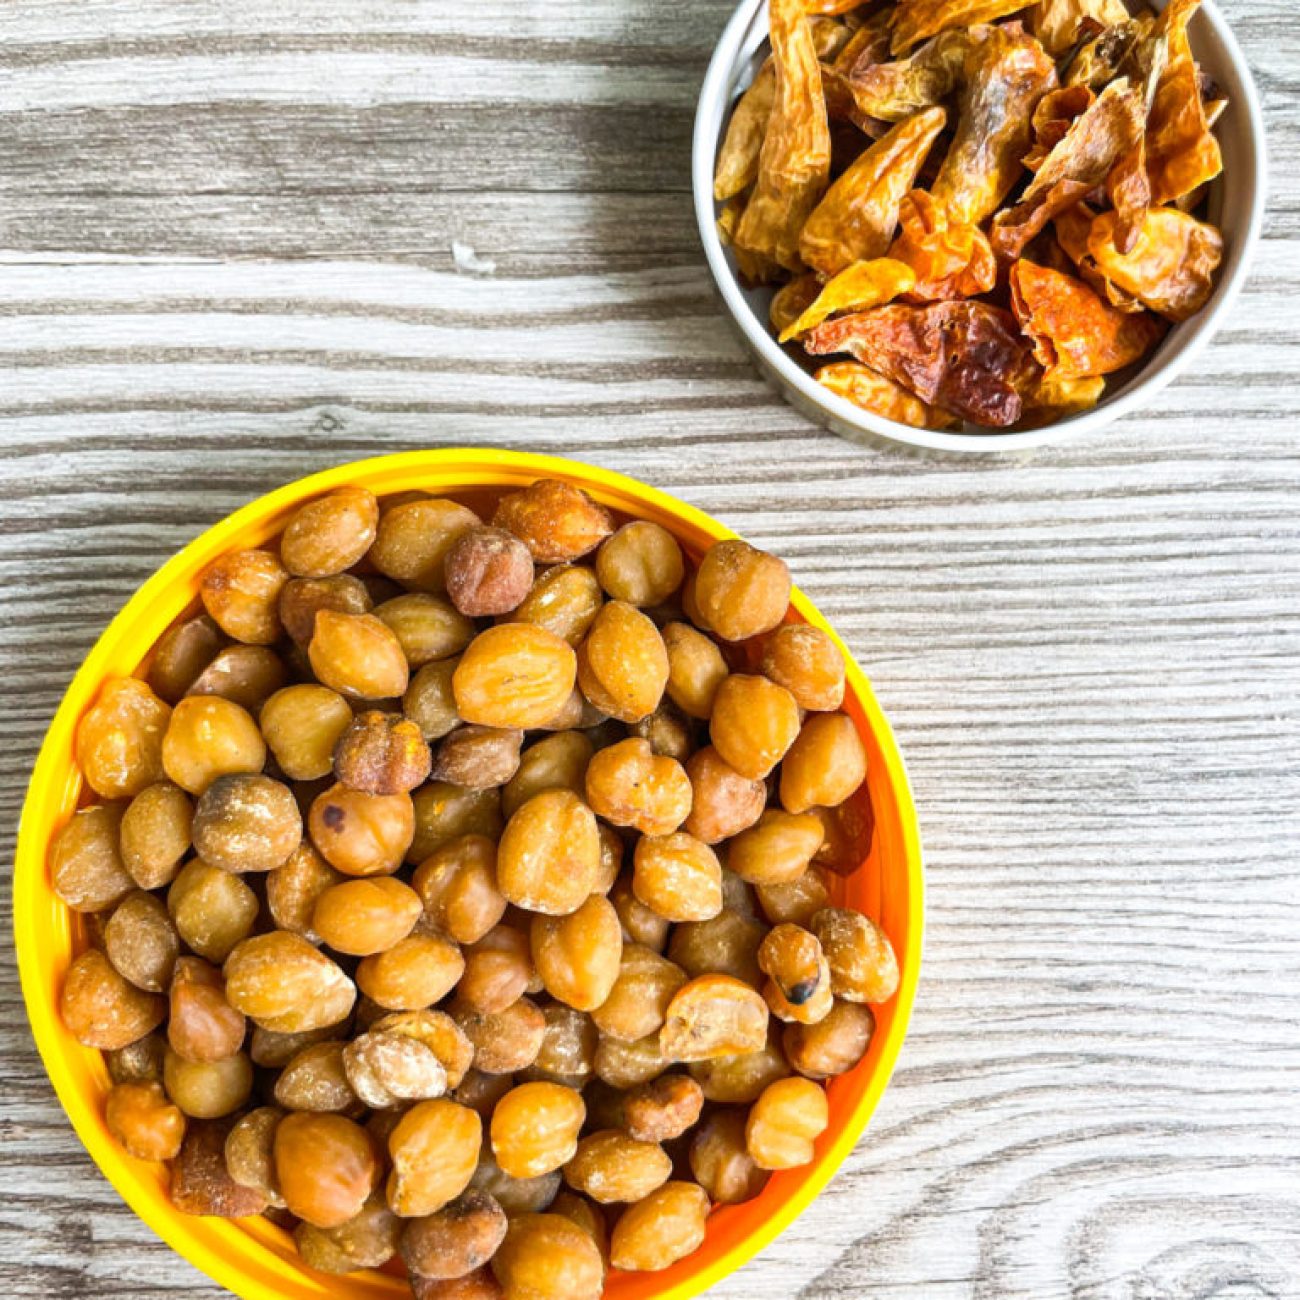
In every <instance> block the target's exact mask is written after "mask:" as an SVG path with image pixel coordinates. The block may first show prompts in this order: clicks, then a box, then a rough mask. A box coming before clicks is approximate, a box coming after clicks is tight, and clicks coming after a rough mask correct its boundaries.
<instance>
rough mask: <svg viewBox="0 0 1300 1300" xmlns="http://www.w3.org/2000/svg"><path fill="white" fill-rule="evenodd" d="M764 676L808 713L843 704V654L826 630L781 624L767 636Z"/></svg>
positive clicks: (831, 708)
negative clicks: (785, 691)
mask: <svg viewBox="0 0 1300 1300" xmlns="http://www.w3.org/2000/svg"><path fill="white" fill-rule="evenodd" d="M763 675H764V676H765V677H769V678H771V680H772V681H774V682H776V683H777V684H778V685H779V686H784V687H785V689H786V690H787V691H789V692H790V694H791V695H793V696H794V698H795V703H796V704H798V705H799V707H800V708H801V709H807V710H808V711H809V712H810V713H829V712H831V711H832V710H834V709H838V708H839V707H840V705H841V704H843V703H844V656H843V655H842V654H841V653H840V649H839V647H838V646H837V645H836V644H835V642H834V641H833V640H832V639H831V637H830V636H829V635H828V634H827V633H825V632H823V631H822V630H821V629H820V628H816V627H811V626H809V625H808V624H807V623H783V624H782V625H781V626H780V627H778V628H777V629H776V630H775V631H774V632H773V633H772V634H771V635H770V636H769V637H768V638H767V641H766V642H765V643H764V645H763Z"/></svg>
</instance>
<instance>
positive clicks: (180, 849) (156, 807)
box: [65, 781, 194, 901]
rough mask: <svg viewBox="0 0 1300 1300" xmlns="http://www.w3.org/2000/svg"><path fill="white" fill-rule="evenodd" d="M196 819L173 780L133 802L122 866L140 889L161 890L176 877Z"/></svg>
mask: <svg viewBox="0 0 1300 1300" xmlns="http://www.w3.org/2000/svg"><path fill="white" fill-rule="evenodd" d="M193 820H194V805H193V804H192V803H191V802H190V799H189V796H188V795H187V794H186V793H185V791H184V790H182V789H181V788H180V786H177V785H173V784H172V783H171V782H170V781H158V782H156V783H155V784H154V785H151V786H147V787H146V788H145V789H143V790H141V791H140V793H139V794H138V795H136V797H135V798H134V799H132V800H131V802H130V804H129V805H128V806H127V809H126V812H124V813H123V814H122V825H121V830H120V833H119V836H120V844H121V853H122V865H123V866H124V867H125V868H126V869H127V871H129V872H130V873H131V878H132V879H133V880H134V881H135V883H136V884H137V885H139V886H140V888H141V889H158V888H159V887H160V886H162V885H169V884H171V882H172V881H173V880H174V879H175V878H176V873H177V872H178V871H179V870H180V866H181V860H182V859H183V858H184V857H185V855H186V854H187V853H188V852H189V850H190V838H191V837H190V828H191V826H192V824H193ZM65 901H66V900H65Z"/></svg>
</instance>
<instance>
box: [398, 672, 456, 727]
mask: <svg viewBox="0 0 1300 1300" xmlns="http://www.w3.org/2000/svg"><path fill="white" fill-rule="evenodd" d="M459 665H460V657H459V656H457V657H456V658H454V659H439V660H438V661H437V662H436V663H431V664H425V665H424V666H423V667H422V668H420V669H419V670H418V671H417V672H416V673H415V675H414V676H413V677H412V678H411V684H410V685H409V686H408V687H407V688H406V694H405V695H404V696H403V697H402V712H403V713H405V714H406V716H407V717H408V718H410V720H411V721H412V722H414V723H415V725H416V726H417V727H419V729H420V734H421V735H422V736H423V737H424V739H425V740H426V741H427V742H428V743H429V744H432V743H433V742H434V741H435V740H440V739H441V738H442V737H443V736H445V735H447V733H448V732H451V731H455V730H456V728H457V727H459V726H460V723H461V717H460V714H459V713H457V712H456V695H455V692H454V691H453V690H452V678H453V677H454V676H455V673H456V669H457V667H459Z"/></svg>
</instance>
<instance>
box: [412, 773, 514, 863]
mask: <svg viewBox="0 0 1300 1300" xmlns="http://www.w3.org/2000/svg"><path fill="white" fill-rule="evenodd" d="M411 802H412V804H413V805H414V809H415V834H414V836H413V837H412V840H411V847H410V848H409V849H408V850H407V854H406V860H407V861H408V862H423V861H425V860H426V859H427V858H428V857H429V855H430V854H432V853H434V852H436V851H437V850H438V849H440V848H442V846H443V845H444V844H447V843H449V842H450V841H451V840H455V839H459V838H460V837H461V836H462V835H483V836H486V837H487V838H488V839H490V840H492V841H493V843H495V842H496V840H497V839H499V838H500V835H501V831H502V830H503V829H504V827H505V818H504V817H502V815H501V793H500V791H498V790H465V789H463V788H462V787H460V786H458V785H449V784H448V783H447V782H446V781H430V782H429V783H428V784H427V785H422V786H421V787H420V788H419V789H418V790H416V791H415V793H414V794H413V795H412V796H411ZM494 869H495V866H494Z"/></svg>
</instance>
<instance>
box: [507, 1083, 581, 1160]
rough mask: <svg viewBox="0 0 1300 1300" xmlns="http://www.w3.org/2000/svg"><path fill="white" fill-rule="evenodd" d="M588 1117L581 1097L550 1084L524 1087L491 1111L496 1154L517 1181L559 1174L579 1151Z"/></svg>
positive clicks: (573, 1091)
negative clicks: (584, 1122) (581, 1132)
mask: <svg viewBox="0 0 1300 1300" xmlns="http://www.w3.org/2000/svg"><path fill="white" fill-rule="evenodd" d="M586 1118H587V1108H586V1106H584V1105H583V1102H582V1095H581V1093H579V1092H578V1091H577V1090H576V1089H574V1088H566V1087H565V1086H564V1085H563V1084H559V1083H550V1082H541V1081H538V1082H534V1083H521V1084H520V1085H519V1086H518V1087H517V1088H512V1089H511V1090H510V1091H509V1092H508V1093H506V1095H505V1096H504V1097H502V1098H501V1100H500V1101H499V1102H497V1105H496V1109H495V1110H494V1111H493V1112H492V1127H491V1137H492V1154H493V1156H494V1157H495V1158H496V1162H497V1164H498V1165H499V1166H500V1167H501V1168H502V1169H503V1170H504V1171H505V1172H506V1173H507V1174H509V1175H510V1176H511V1177H512V1178H536V1177H537V1176H538V1175H539V1174H548V1173H550V1172H551V1170H552V1169H559V1168H560V1166H561V1165H563V1164H565V1163H566V1162H568V1161H569V1160H571V1159H572V1158H573V1154H574V1152H575V1151H576V1150H577V1149H578V1131H579V1130H580V1129H581V1128H582V1124H583V1121H584V1120H585V1119H586Z"/></svg>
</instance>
